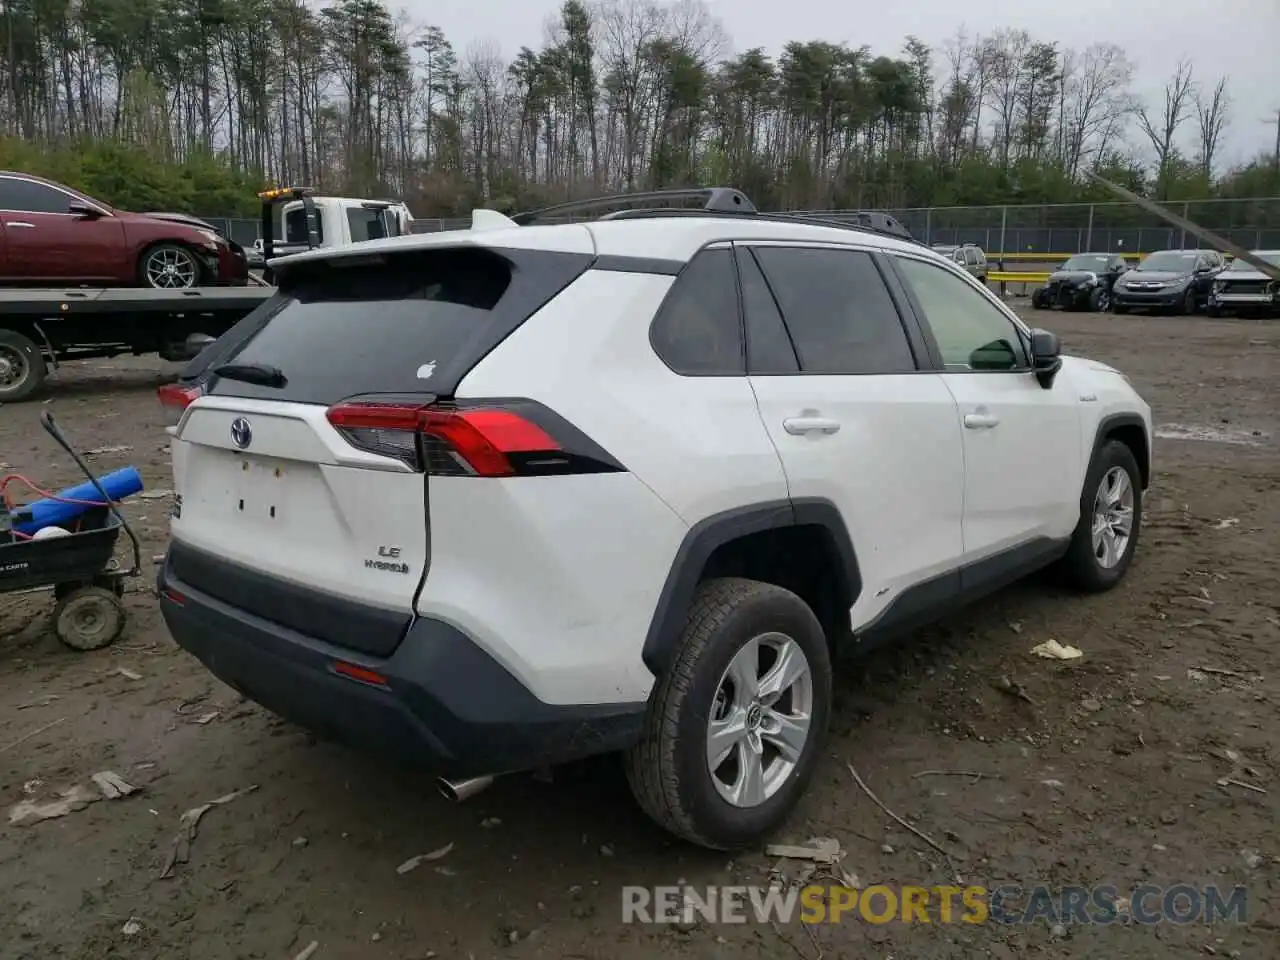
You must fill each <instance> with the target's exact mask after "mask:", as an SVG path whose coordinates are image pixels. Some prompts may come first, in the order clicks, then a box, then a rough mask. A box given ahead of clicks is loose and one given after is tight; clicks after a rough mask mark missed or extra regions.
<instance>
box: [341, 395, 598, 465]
mask: <svg viewBox="0 0 1280 960" xmlns="http://www.w3.org/2000/svg"><path fill="white" fill-rule="evenodd" d="M327 416H328V419H329V422H330V423H331V424H333V426H334V427H335V428H336V429H337V430H338V432H339V433H341V434H342V436H343V438H344V439H345V440H346V441H347V443H349V444H351V445H352V446H353V447H356V448H357V449H359V450H365V451H368V452H369V453H376V454H380V455H382V456H385V457H393V458H395V459H396V460H399V461H401V462H402V463H407V464H408V465H409V466H411V467H413V468H414V469H415V470H422V471H424V472H426V473H429V474H432V475H435V476H477V477H510V476H515V475H517V474H521V473H563V472H573V467H574V462H573V461H574V458H572V457H570V456H567V455H566V454H565V452H564V451H563V449H562V447H561V445H560V443H559V442H557V441H556V440H555V438H553V437H552V436H551V435H550V434H549V433H547V431H546V430H544V429H543V428H542V427H540V426H539V425H538V424H536V423H534V422H533V421H532V420H530V419H529V418H527V417H525V416H522V415H521V414H520V413H518V412H516V411H515V410H510V409H503V408H502V407H498V406H481V405H473V406H467V407H452V406H448V407H446V406H435V405H427V406H403V405H399V404H390V403H376V402H373V403H364V402H353V403H340V404H338V405H336V406H333V407H330V408H329V411H328V413H327Z"/></svg>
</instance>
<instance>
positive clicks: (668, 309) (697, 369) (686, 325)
mask: <svg viewBox="0 0 1280 960" xmlns="http://www.w3.org/2000/svg"><path fill="white" fill-rule="evenodd" d="M650 339H651V342H652V343H653V349H654V352H656V353H657V354H658V356H659V357H661V358H662V360H663V362H665V363H666V364H667V366H669V367H670V368H671V369H672V370H674V371H675V372H676V373H680V374H684V375H686V376H703V377H714V376H720V377H729V376H741V375H742V374H743V373H745V372H746V365H745V362H744V358H743V351H742V321H741V318H740V316H739V313H738V276H737V271H736V270H735V268H734V265H733V252H732V251H731V250H728V249H724V250H703V251H702V252H701V253H699V254H697V255H696V256H695V257H694V258H693V259H692V260H690V261H689V263H688V265H686V266H685V268H684V269H683V270H682V271H681V272H680V276H678V277H677V278H676V281H675V283H674V284H673V285H672V287H671V291H670V293H668V294H667V298H666V300H664V301H663V303H662V307H661V308H660V309H659V311H658V316H657V317H655V318H654V321H653V327H652V329H651V333H650Z"/></svg>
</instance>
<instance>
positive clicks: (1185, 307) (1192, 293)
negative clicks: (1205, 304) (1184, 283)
mask: <svg viewBox="0 0 1280 960" xmlns="http://www.w3.org/2000/svg"><path fill="white" fill-rule="evenodd" d="M1179 306H1180V308H1181V310H1182V313H1183V316H1187V317H1189V316H1191V315H1192V314H1193V313H1195V312H1196V288H1195V287H1188V288H1187V293H1186V295H1185V296H1184V297H1183V298H1182V302H1181V303H1180V304H1179Z"/></svg>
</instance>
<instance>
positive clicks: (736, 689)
mask: <svg viewBox="0 0 1280 960" xmlns="http://www.w3.org/2000/svg"><path fill="white" fill-rule="evenodd" d="M830 713H831V661H830V655H829V653H828V650H827V643H826V638H825V637H824V635H823V632H822V627H821V625H820V624H819V623H818V620H817V618H816V617H815V616H814V614H813V611H812V610H811V609H810V608H809V606H808V604H806V603H805V602H804V601H803V600H801V599H800V598H799V597H798V596H796V595H795V594H794V593H791V592H790V591H789V590H784V589H782V588H781V587H777V586H774V585H773V584H768V583H760V582H758V581H754V580H742V579H737V578H725V579H718V580H709V581H707V582H705V583H703V584H702V585H701V586H700V587H699V588H698V592H697V594H696V596H695V597H694V601H693V604H692V605H691V607H690V610H689V616H688V620H687V622H686V625H685V629H684V633H683V636H682V637H681V645H680V649H679V652H678V653H677V656H676V659H675V661H674V663H673V664H672V665H671V667H670V669H669V670H668V671H667V672H666V673H665V674H664V675H663V677H662V678H661V679H660V680H659V681H658V686H657V688H656V689H655V691H654V694H653V697H652V699H651V700H650V703H649V715H648V718H647V720H646V726H645V732H644V736H643V738H642V739H641V741H640V743H639V744H637V745H636V746H635V747H633V748H632V749H631V751H630V752H629V753H628V755H627V779H628V781H629V782H630V784H631V790H632V793H633V794H634V795H635V797H636V800H637V802H638V803H639V804H640V806H641V808H643V809H644V811H645V812H646V813H647V814H648V815H649V816H650V817H652V818H653V819H654V820H656V821H657V822H658V823H659V824H661V825H662V826H663V827H665V828H666V829H667V830H669V831H670V832H672V833H674V834H676V835H677V836H679V837H682V838H684V839H686V840H689V841H690V842H692V843H696V844H699V845H700V846H704V847H709V848H712V849H718V850H732V849H740V848H742V847H746V846H749V845H751V844H754V843H757V842H758V841H759V840H760V839H761V838H762V837H764V836H766V835H768V834H769V833H770V832H772V831H773V830H774V829H775V828H776V827H777V826H779V825H780V824H781V823H782V821H783V820H784V819H785V818H786V816H787V814H788V813H790V811H791V809H792V808H793V807H794V806H795V804H796V802H797V801H798V800H799V799H800V796H801V795H802V794H803V792H804V790H805V787H806V786H807V785H808V782H809V780H810V778H811V777H812V775H813V770H814V766H815V764H816V763H817V761H818V750H819V746H820V743H821V741H822V738H823V734H824V733H825V730H826V726H827V720H828V718H829V716H830Z"/></svg>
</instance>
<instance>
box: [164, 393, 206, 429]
mask: <svg viewBox="0 0 1280 960" xmlns="http://www.w3.org/2000/svg"><path fill="white" fill-rule="evenodd" d="M203 393H204V388H203V387H184V386H181V385H180V384H177V383H167V384H165V385H164V386H163V387H161V388H160V389H158V390H157V391H156V399H158V400H159V401H160V406H161V407H163V408H164V414H165V426H167V427H176V426H177V425H178V423H179V421H181V420H182V415H183V414H184V413H185V412H186V410H187V407H189V406H190V405H191V403H192V401H194V400H195V399H196V398H198V397H199V396H201V395H202V394H203Z"/></svg>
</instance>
